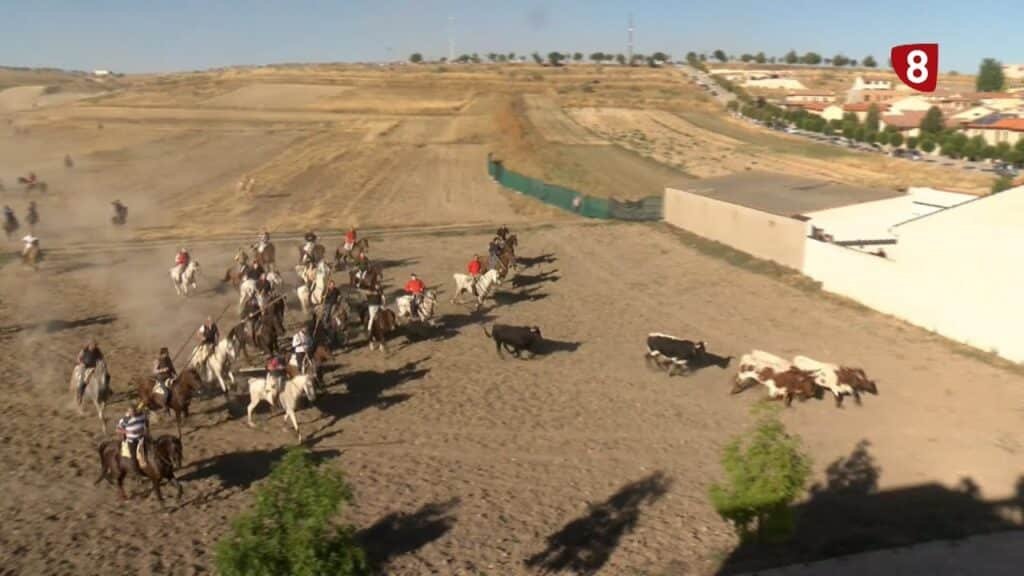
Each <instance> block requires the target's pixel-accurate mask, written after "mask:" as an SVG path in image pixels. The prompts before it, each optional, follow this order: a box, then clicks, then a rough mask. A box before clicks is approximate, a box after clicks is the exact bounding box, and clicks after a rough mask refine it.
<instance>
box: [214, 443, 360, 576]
mask: <svg viewBox="0 0 1024 576" xmlns="http://www.w3.org/2000/svg"><path fill="white" fill-rule="evenodd" d="M351 498H352V496H351V492H350V491H349V488H348V485H347V484H346V483H345V480H344V478H343V477H342V476H341V474H339V473H337V472H333V471H328V470H319V469H317V467H316V465H315V464H314V463H313V462H312V461H311V459H310V456H309V453H308V452H306V451H305V450H303V449H301V448H293V449H291V450H289V451H288V453H287V454H285V457H284V459H283V460H282V461H281V462H280V463H279V464H277V465H276V466H275V467H274V470H273V471H272V472H271V473H270V477H269V478H268V479H267V481H266V482H265V483H264V484H263V485H262V486H260V487H259V489H258V490H257V491H256V504H255V507H254V508H253V510H251V511H249V512H246V513H244V514H242V515H241V516H239V517H238V518H236V519H235V520H234V521H233V522H232V526H231V531H230V532H229V533H228V534H227V535H226V536H225V537H224V538H222V539H221V541H220V542H218V543H217V549H216V566H217V571H218V572H219V573H220V574H221V575H222V576H277V575H280V574H290V575H294V576H318V575H320V574H332V575H337V576H357V575H363V574H369V573H370V569H369V565H368V564H367V561H366V557H365V556H364V554H363V551H362V550H361V549H360V548H359V546H358V545H357V544H356V543H355V541H354V539H353V536H352V534H353V530H352V528H350V527H346V526H338V525H335V524H334V523H333V522H332V520H333V518H334V517H335V516H336V515H337V513H338V512H339V511H340V510H339V508H340V507H341V505H342V503H345V502H349V501H350V500H351Z"/></svg>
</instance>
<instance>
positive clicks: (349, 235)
mask: <svg viewBox="0 0 1024 576" xmlns="http://www.w3.org/2000/svg"><path fill="white" fill-rule="evenodd" d="M356 242H358V239H357V233H356V227H355V226H353V227H351V228H349V229H348V232H345V248H344V250H345V252H351V251H352V248H354V247H355V245H356Z"/></svg>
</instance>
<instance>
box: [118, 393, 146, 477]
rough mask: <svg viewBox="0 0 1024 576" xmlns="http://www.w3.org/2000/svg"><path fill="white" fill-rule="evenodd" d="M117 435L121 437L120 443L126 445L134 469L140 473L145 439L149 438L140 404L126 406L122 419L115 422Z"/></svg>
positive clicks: (143, 464) (144, 451) (143, 465)
mask: <svg viewBox="0 0 1024 576" xmlns="http://www.w3.org/2000/svg"><path fill="white" fill-rule="evenodd" d="M117 433H118V435H119V436H120V437H121V441H122V442H123V443H124V444H127V445H128V451H129V454H131V461H132V464H133V465H134V466H135V469H136V470H137V471H139V472H141V471H142V469H143V468H144V467H145V462H146V451H147V450H146V439H147V438H149V418H148V417H147V415H146V411H145V407H144V406H142V405H141V404H140V405H139V406H136V405H134V404H133V405H131V406H128V411H127V412H126V413H125V415H124V417H123V418H121V419H120V420H118V422H117ZM139 456H141V457H142V458H139Z"/></svg>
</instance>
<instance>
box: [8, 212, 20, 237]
mask: <svg viewBox="0 0 1024 576" xmlns="http://www.w3.org/2000/svg"><path fill="white" fill-rule="evenodd" d="M20 227H21V225H20V224H18V218H17V217H16V216H15V215H14V214H9V215H8V216H7V217H6V218H5V219H4V234H6V235H7V239H8V240H10V239H11V235H13V234H14V233H15V232H17V231H18V228H20Z"/></svg>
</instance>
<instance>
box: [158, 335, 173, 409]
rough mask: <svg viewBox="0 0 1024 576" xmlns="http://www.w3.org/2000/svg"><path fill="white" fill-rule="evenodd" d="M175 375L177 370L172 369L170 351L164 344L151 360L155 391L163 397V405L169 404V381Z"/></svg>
mask: <svg viewBox="0 0 1024 576" xmlns="http://www.w3.org/2000/svg"><path fill="white" fill-rule="evenodd" d="M177 377H178V371H177V370H175V369H174V361H173V360H171V353H170V352H169V351H168V350H167V347H166V346H164V347H162V348H160V354H159V355H158V356H157V358H156V360H155V361H154V362H153V379H154V380H156V389H157V391H158V392H159V393H160V394H161V395H163V397H164V406H170V404H171V382H172V381H174V379H175V378H177Z"/></svg>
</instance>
